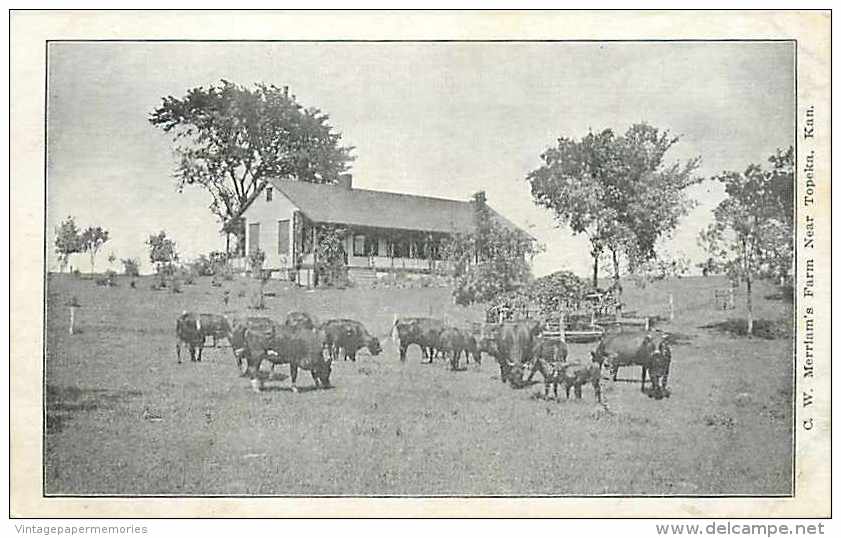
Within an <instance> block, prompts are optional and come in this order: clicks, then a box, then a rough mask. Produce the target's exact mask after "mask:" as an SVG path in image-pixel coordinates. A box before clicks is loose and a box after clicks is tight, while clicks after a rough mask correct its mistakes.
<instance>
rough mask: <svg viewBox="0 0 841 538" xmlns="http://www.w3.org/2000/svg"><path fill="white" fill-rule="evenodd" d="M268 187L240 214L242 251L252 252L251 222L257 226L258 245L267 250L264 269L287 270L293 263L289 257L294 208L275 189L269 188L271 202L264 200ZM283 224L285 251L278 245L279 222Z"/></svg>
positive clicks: (292, 235) (292, 239)
mask: <svg viewBox="0 0 841 538" xmlns="http://www.w3.org/2000/svg"><path fill="white" fill-rule="evenodd" d="M267 192H268V188H267V189H266V190H264V191H263V192H262V193H261V194H260V196H259V197H258V198H257V199H256V200H254V202H253V203H252V204H251V205H250V206H248V209H246V210H245V213H243V218H244V219H245V253H246V255H248V254H250V253H251V251H252V246H253V241H254V238H253V237H252V230H253V227H252V224H259V225H260V236H259V239H258V241H257V242H258V243H259V248H260V250H262V251H263V252H265V253H266V261H265V262H264V263H263V269H286V268H289V267H292V266H293V265H294V264H295V260H293V259H292V252H293V250H292V244H293V241H294V234H293V233H292V232H293V230H292V222H293V217H292V215H293V213H294V212H295V210H297V207H295V205H294V204H293V203H292V202H291V201H290V200H289V198H287V197H286V196H284V195H283V194H282V193H280V192H278V190H277V189H274V188H272V194H271V201H267ZM282 221H285V222H283V224H282V225H283V226H286V234H285V235H286V238H285V241H284V243H285V246H286V248H285V252H281V251H283V250H284V249H283V248H281V245H280V241H279V236H280V228H279V226H280V223H281V222H282Z"/></svg>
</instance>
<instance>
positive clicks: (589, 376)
mask: <svg viewBox="0 0 841 538" xmlns="http://www.w3.org/2000/svg"><path fill="white" fill-rule="evenodd" d="M601 379H602V368H601V365H599V364H598V363H595V362H590V363H589V364H584V363H581V362H568V363H566V364H564V365H563V368H562V376H561V379H560V382H561V383H563V384H564V389H565V390H566V397H567V400H569V389H570V388H573V387H575V398H576V399H578V400H580V399H581V387H582V386H583V385H586V384H588V383H590V384H591V385H593V392H594V393H595V396H596V401H597V402H599V403H602V388H601ZM555 389H556V390H555V399H556V400H557V399H558V391H557V385H556V387H555Z"/></svg>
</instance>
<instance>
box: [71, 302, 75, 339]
mask: <svg viewBox="0 0 841 538" xmlns="http://www.w3.org/2000/svg"><path fill="white" fill-rule="evenodd" d="M75 324H76V307H75V306H71V307H70V335H71V336H72V335H73V334H75V332H76V329H75V327H74V326H75Z"/></svg>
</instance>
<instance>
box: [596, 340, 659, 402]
mask: <svg viewBox="0 0 841 538" xmlns="http://www.w3.org/2000/svg"><path fill="white" fill-rule="evenodd" d="M591 355H592V358H593V361H594V362H596V363H598V364H599V365H601V364H602V363H604V364H605V365H606V366H607V367H608V368H609V369H610V372H611V375H612V377H613V381H616V376H617V374H618V373H619V367H620V366H632V365H639V366H641V367H642V375H641V383H640V390H641V391H642V392H645V376H646V374H649V377H650V378H651V384H652V387H651V391H650V392H649V396H650V397H652V398H657V399H658V400H659V399H660V398H663V397H664V396H665V397H669V395H670V393H669V390H668V388H667V384H668V380H669V369H670V366H671V360H672V350H671V347H670V345H669V342H668V338H667V337H666V336H663V335H659V334H655V335H652V334H651V333H619V334H614V335H610V336H606V337H604V338H603V339H602V340H601V341H600V342H599V344H598V346H596V349H595V350H593V351H592V352H591Z"/></svg>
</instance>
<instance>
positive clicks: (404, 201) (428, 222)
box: [246, 179, 531, 237]
mask: <svg viewBox="0 0 841 538" xmlns="http://www.w3.org/2000/svg"><path fill="white" fill-rule="evenodd" d="M270 183H271V185H272V186H273V187H274V188H275V189H277V190H278V191H279V192H281V193H283V194H284V195H285V196H286V197H287V198H289V200H290V201H291V202H292V203H293V204H294V205H295V206H296V207H297V208H298V209H299V210H301V212H302V213H304V215H306V217H307V218H308V219H310V220H311V221H313V222H318V223H329V224H344V225H351V226H366V227H370V228H391V229H399V230H417V231H425V232H441V233H453V232H469V231H472V230H473V227H474V211H473V203H472V202H468V201H461V200H447V199H444V198H433V197H429V196H418V195H414V194H402V193H394V192H385V191H373V190H367V189H357V188H350V189H349V188H346V187H344V186H340V185H332V184H318V183H308V182H304V181H291V180H281V179H272V180H270ZM246 209H247V206H246ZM491 211H492V212H493V214H494V216H495V217H496V218H497V219H498V221H499V223H500V224H502V225H504V226H506V227H508V228H510V229H512V230H516V231H519V232H520V233H524V234H526V232H524V231H523V230H520V229H519V228H518V227H517V226H515V225H514V224H512V223H511V222H510V221H509V220H507V219H506V218H504V217H503V216H502V215H500V214H499V213H497V212H496V211H493V209H491ZM526 235H528V234H526ZM529 237H531V236H529Z"/></svg>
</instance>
